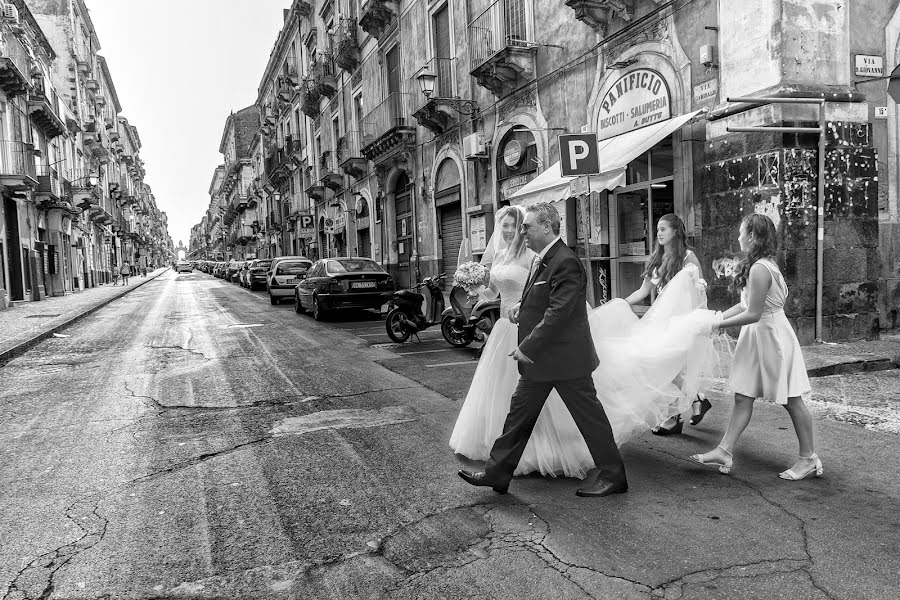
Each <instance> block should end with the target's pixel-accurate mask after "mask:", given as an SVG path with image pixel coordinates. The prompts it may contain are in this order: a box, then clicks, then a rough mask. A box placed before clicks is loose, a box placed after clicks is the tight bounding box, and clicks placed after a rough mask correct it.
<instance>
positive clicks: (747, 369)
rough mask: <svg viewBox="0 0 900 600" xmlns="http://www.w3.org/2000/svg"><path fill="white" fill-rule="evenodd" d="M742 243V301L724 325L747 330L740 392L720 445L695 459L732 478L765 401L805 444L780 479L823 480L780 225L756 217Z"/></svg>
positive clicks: (738, 350) (744, 229) (736, 377)
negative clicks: (789, 308)
mask: <svg viewBox="0 0 900 600" xmlns="http://www.w3.org/2000/svg"><path fill="white" fill-rule="evenodd" d="M738 242H739V243H740V246H741V251H743V252H744V254H745V257H744V258H743V259H742V260H741V262H740V263H739V264H738V266H737V272H736V274H735V279H734V285H735V288H739V289H741V302H740V303H739V304H736V305H734V306H732V307H731V308H729V309H728V310H727V311H725V313H724V314H723V315H722V318H723V320H722V322H721V324H720V325H719V328H720V329H723V328H725V327H736V326H739V325H740V326H743V327H742V329H741V333H740V336H738V342H737V346H736V347H735V352H734V362H733V364H732V367H731V376H730V378H729V382H728V383H729V387H730V388H731V390H732V391H733V392H734V409H733V410H732V413H731V421H730V423H729V424H728V429H726V430H725V435H724V437H723V438H722V441H721V442H720V443H719V445H718V446H717V447H716V448H714V449H713V450H711V451H709V452H707V453H705V454H694V455H693V456H691V458H692V459H693V460H695V461H696V462H699V463H701V464H705V465H714V466H717V467H719V471H721V472H722V473H730V472H731V470H732V468H733V464H734V461H733V453H734V448H735V446H736V445H737V442H738V438H740V436H741V434H742V433H743V431H744V429H745V428H746V427H747V425H748V424H749V423H750V417H751V416H752V415H753V401H754V400H755V399H756V398H765V399H767V400H770V401H772V402H775V403H777V404H780V405H782V406H784V407H785V408H786V409H787V411H788V414H789V415H790V417H791V421H792V422H793V424H794V431H795V432H796V434H797V440H798V442H799V444H800V457H799V458H798V459H797V461H796V462H795V463H794V464H793V465H792V466H791V467H790V468H789V469H787V470H786V471H782V472H781V473H779V474H778V476H779V477H781V478H782V479H787V480H794V481H796V480H799V479H803V478H805V477H807V476H808V475H810V474H815V475H816V476H817V477H818V476H821V475H822V473H823V469H822V461H821V460H819V457H818V456H817V455H816V453H815V445H814V439H813V423H812V416H811V415H810V413H809V409H807V407H806V405H805V404H804V402H803V398H802V396H803V395H805V394H808V393H809V392H810V386H809V379H808V377H807V374H806V365H805V363H804V362H803V354H802V353H801V350H800V344H799V342H798V341H797V336H796V335H795V334H794V330H793V329H792V328H791V324H790V323H789V322H788V320H787V317H786V316H785V314H784V304H785V301H786V300H787V295H788V289H787V285H786V284H785V281H784V276H783V275H782V274H781V271H779V269H778V266H777V265H776V264H775V252H776V250H777V246H778V242H777V238H776V231H775V224H774V223H773V222H772V220H771V219H770V218H769V217H767V216H765V215H758V214H755V215H750V216H748V217H746V218H744V220H743V222H742V223H741V228H740V236H739V237H738Z"/></svg>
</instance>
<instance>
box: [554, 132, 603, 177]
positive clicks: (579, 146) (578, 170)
mask: <svg viewBox="0 0 900 600" xmlns="http://www.w3.org/2000/svg"><path fill="white" fill-rule="evenodd" d="M599 154H600V153H599V151H598V148H597V134H595V133H572V134H564V135H560V136H559V157H560V160H559V170H560V172H561V173H562V174H563V175H565V176H573V175H596V174H597V173H599V172H600V156H599Z"/></svg>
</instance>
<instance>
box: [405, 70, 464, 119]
mask: <svg viewBox="0 0 900 600" xmlns="http://www.w3.org/2000/svg"><path fill="white" fill-rule="evenodd" d="M437 77H438V76H437V73H435V72H434V71H432V70H431V68H430V67H428V66H427V65H426V66H424V67H422V68H421V69H419V73H418V74H417V75H416V81H418V82H419V89H420V90H421V91H422V94H424V95H425V98H427V99H429V100H430V99H431V95H432V94H433V93H434V86H435V84H436V83H437ZM440 100H441V104H444V105H446V106H450V107H452V108H453V109H455V110H456V112H458V113H459V114H461V115H472V114H477V113H478V112H479V109H478V103H477V102H475V101H474V100H464V99H462V98H458V97H457V98H441V99H440Z"/></svg>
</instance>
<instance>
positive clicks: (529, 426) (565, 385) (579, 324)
mask: <svg viewBox="0 0 900 600" xmlns="http://www.w3.org/2000/svg"><path fill="white" fill-rule="evenodd" d="M559 221H560V218H559V213H558V212H557V211H556V209H555V208H554V207H553V205H552V204H550V203H548V202H541V203H538V204H535V205H532V206H529V207H528V208H527V209H526V214H525V216H524V220H523V222H522V225H521V231H522V234H523V235H524V237H525V240H526V243H527V245H528V247H529V248H530V249H531V250H532V251H533V252H535V253H536V254H537V256H536V257H535V259H534V260H533V262H532V268H531V269H530V273H529V276H528V279H527V282H526V284H525V289H524V291H523V293H522V298H521V301H520V302H519V303H518V304H517V305H515V306H513V307H512V308H511V309H510V313H509V319H510V321H512V322H513V323H518V325H519V327H518V335H517V338H518V346H517V347H516V348H515V349H514V350H513V351H512V352H511V353H510V355H511V357H512V359H513V360H515V361H516V362H517V363H518V370H519V375H520V378H519V382H518V385H517V387H516V390H515V392H514V393H513V395H512V398H511V400H510V410H509V414H508V415H507V416H506V422H505V423H504V425H503V432H502V434H501V435H500V437H499V438H497V439H496V440H495V442H494V444H493V447H492V449H491V453H490V458H489V459H488V461H487V464H486V465H485V468H484V471H483V472H477V473H475V472H471V471H468V470H466V469H461V470H460V471H459V476H460V477H462V478H463V479H464V480H465V481H466V482H468V483H469V484H471V485H476V486H488V487H491V488H493V490H494V491H495V492H497V493H500V494H505V493H506V492H507V489H508V487H509V482H510V480H511V479H512V476H513V473H514V471H515V469H516V466H517V465H518V463H519V459H520V458H521V456H522V454H523V452H524V451H525V447H526V445H527V444H528V441H529V438H530V437H531V433H532V431H533V430H534V427H535V424H536V423H537V420H538V417H539V415H540V414H541V410H542V409H543V407H544V403H545V402H546V400H547V397H548V396H549V394H550V392H551V391H552V390H553V389H556V391H557V392H558V393H559V396H560V397H561V398H562V401H563V402H564V403H565V405H566V408H568V410H569V412H570V413H571V415H572V417H573V418H574V420H575V423H576V425H577V426H578V429H579V430H580V432H581V435H582V436H583V438H584V441H585V442H586V444H587V447H588V449H589V451H590V454H591V456H592V457H593V460H594V466H595V468H594V469H593V470H592V471H591V472H590V473H588V477H587V483H586V485H585V487H583V488H581V489H579V490H578V491H577V492H576V493H577V495H579V496H597V497H599V496H607V495H609V494H616V493H624V492H627V491H628V480H627V478H626V475H625V464H624V463H623V462H622V457H621V455H620V454H619V449H618V447H617V446H616V442H615V439H614V438H613V432H612V428H611V427H610V424H609V420H608V418H607V416H606V413H605V412H604V410H603V405H602V404H600V400H599V399H598V398H597V393H596V390H595V388H594V381H593V379H592V378H591V373H592V372H593V371H594V369H595V368H596V367H597V365H598V364H599V359H598V358H597V353H596V351H595V349H594V344H593V341H592V339H591V334H590V328H589V325H588V315H587V302H586V293H587V275H586V273H585V271H584V267H583V266H582V264H581V261H580V260H579V259H578V257H577V256H576V255H575V253H574V252H572V250H570V249H569V247H568V246H566V245H565V243H563V242H562V240H561V239H560V235H559ZM489 339H490V338H489ZM548 349H552V352H548Z"/></svg>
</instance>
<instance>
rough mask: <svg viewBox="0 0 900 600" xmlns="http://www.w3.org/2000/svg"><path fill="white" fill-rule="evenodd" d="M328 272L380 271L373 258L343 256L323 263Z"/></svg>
mask: <svg viewBox="0 0 900 600" xmlns="http://www.w3.org/2000/svg"><path fill="white" fill-rule="evenodd" d="M325 269H326V270H327V271H328V273H330V274H332V275H335V274H337V273H358V272H360V271H381V270H382V269H381V267H379V266H378V263H376V262H375V261H373V260H369V259H366V258H345V259H341V260H330V261H328V263H326V265H325Z"/></svg>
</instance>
